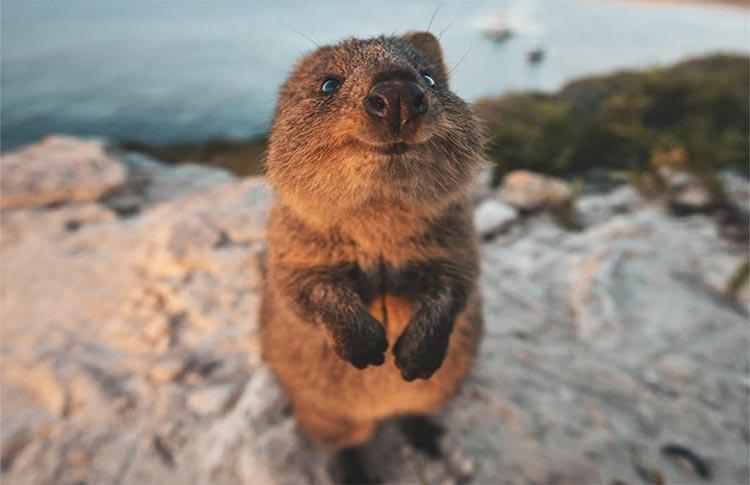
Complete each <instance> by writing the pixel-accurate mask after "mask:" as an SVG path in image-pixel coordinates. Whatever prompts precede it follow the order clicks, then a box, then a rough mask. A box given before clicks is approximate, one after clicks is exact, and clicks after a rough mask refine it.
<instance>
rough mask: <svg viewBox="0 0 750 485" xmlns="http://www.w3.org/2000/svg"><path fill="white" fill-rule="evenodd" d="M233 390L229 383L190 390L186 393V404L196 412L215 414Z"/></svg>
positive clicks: (222, 406)
mask: <svg viewBox="0 0 750 485" xmlns="http://www.w3.org/2000/svg"><path fill="white" fill-rule="evenodd" d="M233 392H235V387H234V386H233V385H231V384H222V385H217V386H211V387H206V388H202V389H197V390H195V391H192V392H191V393H190V394H189V395H188V400H187V405H188V407H189V408H190V410H191V411H193V412H195V413H198V414H215V413H218V412H220V411H222V409H223V408H224V406H225V405H226V404H227V403H228V402H229V399H230V398H231V397H232V393H233Z"/></svg>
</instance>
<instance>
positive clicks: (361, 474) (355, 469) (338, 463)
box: [331, 446, 381, 485]
mask: <svg viewBox="0 0 750 485" xmlns="http://www.w3.org/2000/svg"><path fill="white" fill-rule="evenodd" d="M331 478H332V479H333V481H334V482H335V483H342V484H356V485H363V484H376V483H381V480H380V478H378V477H376V476H373V475H372V474H371V472H370V471H369V470H368V468H367V464H366V462H365V460H364V456H363V453H362V447H359V446H355V447H351V448H344V449H342V450H339V452H338V453H336V456H335V458H334V460H333V463H332V469H331Z"/></svg>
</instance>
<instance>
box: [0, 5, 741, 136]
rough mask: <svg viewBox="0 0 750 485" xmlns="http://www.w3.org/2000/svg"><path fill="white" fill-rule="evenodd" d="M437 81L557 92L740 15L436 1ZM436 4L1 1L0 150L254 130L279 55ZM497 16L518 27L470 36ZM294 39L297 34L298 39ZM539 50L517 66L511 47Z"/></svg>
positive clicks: (427, 11)
mask: <svg viewBox="0 0 750 485" xmlns="http://www.w3.org/2000/svg"><path fill="white" fill-rule="evenodd" d="M441 4H442V6H441V8H440V10H439V11H438V13H437V15H436V18H435V21H434V22H433V25H432V29H431V30H432V31H433V32H440V31H441V30H442V29H446V30H445V31H444V33H443V36H442V40H443V45H444V49H445V54H446V57H447V62H448V65H450V66H453V65H455V64H457V63H458V62H459V61H460V60H461V59H462V58H464V59H463V61H462V62H461V64H460V66H459V67H458V69H457V70H456V71H455V74H454V77H453V81H452V84H453V88H454V90H455V91H457V92H458V93H459V94H460V95H462V96H464V97H465V98H467V99H472V100H473V99H476V98H478V97H480V96H486V95H500V94H502V93H504V92H507V91H508V90H525V89H543V90H551V89H556V88H558V87H559V86H560V85H561V84H563V83H564V82H565V81H567V80H569V79H571V78H575V77H578V76H581V75H585V74H592V73H603V72H607V71H610V70H612V69H614V68H624V67H644V66H650V65H655V64H665V63H671V62H674V61H677V60H679V59H682V58H684V57H685V56H689V55H696V54H701V53H709V52H714V51H729V52H748V50H749V49H750V47H749V40H748V19H749V16H748V12H747V11H745V10H742V9H735V8H724V7H718V8H717V7H705V6H673V5H643V4H632V3H619V2H614V1H612V2H603V1H602V2H596V1H573V0H569V1H563V0H549V1H531V0H516V1H512V0H505V1H502V0H497V1H493V2H489V1H483V2H479V1H477V2H471V3H468V2H458V1H443V2H441ZM437 5H438V3H437V2H432V1H427V0H397V1H376V0H364V1H359V2H355V1H351V0H346V1H344V0H329V1H325V2H318V3H316V4H315V5H313V4H312V3H311V2H302V1H299V2H294V1H258V2H249V1H244V2H236V3H234V2H233V3H230V2H211V3H208V2H200V3H193V2H184V1H182V2H174V1H172V2H165V1H138V0H130V1H115V0H107V1H105V0H101V1H93V0H89V1H82V0H79V1H73V0H58V1H43V0H36V1H25V0H24V1H21V0H2V24H1V27H2V29H1V30H0V36H1V38H0V40H1V43H0V50H1V55H2V61H1V62H2V65H1V67H2V71H1V78H0V79H1V87H2V100H1V101H2V113H1V120H0V121H1V122H2V149H3V150H7V149H10V148H14V147H17V146H19V145H21V144H24V143H28V142H32V141H35V140H37V139H38V138H40V137H41V136H44V135H46V134H49V133H59V132H63V133H70V134H78V135H99V136H106V137H110V138H113V139H116V140H133V141H141V142H146V143H152V144H167V143H174V142H185V141H188V142H201V141H206V140H209V139H213V138H246V137H251V136H254V135H257V134H260V133H263V132H265V131H266V130H267V127H268V122H269V120H270V117H271V114H272V110H273V104H274V99H275V95H276V92H277V89H278V87H279V85H280V83H281V82H282V81H283V79H284V78H285V76H286V75H287V73H288V72H289V69H290V67H291V65H292V62H293V61H294V60H295V59H296V58H297V57H299V56H300V55H301V54H302V53H304V52H305V51H308V50H310V49H312V48H314V45H313V43H312V42H311V41H310V40H308V39H307V38H306V36H309V37H311V38H314V39H316V41H317V42H319V43H327V42H331V41H335V40H337V39H340V38H343V37H346V36H351V35H357V36H369V35H377V34H381V33H391V32H404V31H407V30H421V29H424V28H425V27H426V26H427V24H428V21H429V19H430V17H431V15H432V14H433V12H435V9H436V7H437ZM498 11H504V12H505V13H506V14H507V15H508V16H509V18H510V21H511V23H512V25H513V27H514V28H515V29H516V30H517V31H518V35H516V36H515V37H513V38H512V39H510V40H508V41H507V42H505V43H502V44H498V43H493V42H492V41H490V40H487V39H485V38H484V37H482V35H481V34H480V32H479V29H480V28H481V26H482V25H485V24H486V23H487V21H488V19H490V18H492V16H493V14H495V13H496V12H498ZM300 32H301V33H304V35H302V34H301V33H300ZM535 46H543V47H544V48H545V49H546V51H547V56H546V58H545V60H544V62H542V63H541V64H539V65H536V66H532V65H529V64H528V62H527V60H526V55H527V52H528V51H529V50H530V49H532V48H533V47H535Z"/></svg>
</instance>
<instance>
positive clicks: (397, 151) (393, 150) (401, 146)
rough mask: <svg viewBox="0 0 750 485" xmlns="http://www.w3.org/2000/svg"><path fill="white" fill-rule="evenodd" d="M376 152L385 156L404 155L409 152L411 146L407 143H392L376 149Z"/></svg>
mask: <svg viewBox="0 0 750 485" xmlns="http://www.w3.org/2000/svg"><path fill="white" fill-rule="evenodd" d="M375 150H376V151H378V152H380V153H382V154H384V155H403V154H404V153H406V152H407V151H408V150H409V145H408V144H407V143H390V144H388V145H383V146H378V147H375Z"/></svg>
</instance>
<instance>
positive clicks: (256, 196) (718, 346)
mask: <svg viewBox="0 0 750 485" xmlns="http://www.w3.org/2000/svg"><path fill="white" fill-rule="evenodd" d="M0 175H1V176H2V194H1V196H0V201H1V204H0V206H2V208H3V211H2V218H1V222H2V226H1V229H2V232H1V236H2V237H1V238H0V245H1V246H0V248H1V249H2V272H1V277H0V292H1V297H2V300H1V302H0V303H1V304H2V347H1V348H0V352H1V357H2V370H1V377H2V417H1V419H2V422H1V423H0V424H1V429H0V438H1V445H2V456H1V458H2V460H1V463H0V464H1V466H2V479H3V480H7V483H14V484H27V483H28V484H42V483H133V484H147V483H199V484H200V483H206V484H207V483H228V484H231V483H306V482H320V483H330V482H331V481H332V478H331V476H332V475H331V473H332V472H331V469H330V466H329V458H328V457H327V456H326V455H325V454H324V453H322V452H320V451H318V450H315V449H314V448H312V447H311V446H310V445H309V444H308V443H307V442H306V441H305V440H304V439H303V438H302V437H301V435H300V434H299V432H298V430H297V428H296V425H295V423H294V421H293V419H292V418H291V417H290V415H289V409H288V406H287V403H286V400H285V397H284V396H283V394H282V393H281V392H280V390H279V388H278V387H277V385H276V383H275V382H274V379H273V377H272V376H271V375H270V374H269V372H268V370H267V369H266V368H265V366H264V365H263V363H262V359H261V355H260V350H259V345H258V339H257V331H258V321H257V306H258V301H259V297H260V290H261V267H262V254H263V249H264V226H265V220H266V217H267V208H268V203H269V200H270V196H271V195H270V191H269V190H268V188H267V186H266V185H265V184H264V182H263V181H262V180H261V179H257V178H249V179H244V180H240V179H237V178H234V177H233V176H231V175H230V174H228V173H226V172H223V171H220V170H216V169H211V168H207V167H200V166H194V165H192V166H191V165H181V166H165V165H161V164H159V163H157V162H155V161H153V160H149V159H147V158H144V157H142V156H138V155H135V154H130V153H118V152H116V151H113V150H109V149H108V148H107V146H106V144H104V143H102V142H98V141H86V140H79V139H73V138H64V137H54V138H50V139H47V140H45V141H43V142H42V143H41V144H40V145H37V146H33V147H29V148H26V149H24V150H22V151H20V152H16V153H11V154H8V155H5V156H3V157H2V159H1V161H0ZM529 179H533V180H532V182H533V183H532V185H531V186H530V187H531V188H530V190H529V191H524V190H523V188H522V187H521V186H522V185H524V184H525V183H526V182H528V180H529ZM525 181H526V182H525ZM545 183H546V184H550V183H551V184H553V186H551V189H552V190H545V189H544V187H543V186H544V184H545ZM726 184H727V187H728V188H729V191H730V193H731V194H732V196H733V197H734V198H735V199H736V201H737V203H738V204H744V205H746V204H747V198H748V183H747V180H745V179H742V178H739V177H736V176H731V175H727V176H726ZM530 193H539V194H541V196H542V199H540V200H539V201H537V202H536V203H535V202H534V201H529V200H525V196H527V195H529V194H530ZM571 193H572V191H571V190H570V187H567V188H566V187H565V184H564V183H563V182H561V181H558V180H553V181H550V180H548V179H545V178H541V179H537V178H536V177H535V175H534V174H529V173H523V174H516V175H514V176H513V177H511V178H509V179H508V181H507V183H506V184H505V186H504V187H503V188H501V189H500V190H499V191H497V192H493V191H491V190H490V189H489V188H487V187H478V188H477V190H476V191H475V193H474V197H475V199H476V200H477V203H478V209H477V213H476V218H477V223H478V226H479V227H480V228H481V230H482V233H483V240H484V243H483V246H482V254H483V278H482V291H483V294H484V301H485V315H486V338H485V340H484V343H483V345H482V349H481V355H480V357H479V360H478V365H477V367H476V369H475V371H474V372H473V375H472V376H471V378H470V380H469V381H468V382H467V383H466V385H465V386H464V388H463V391H462V392H461V394H460V395H459V397H458V398H457V399H456V400H455V401H454V403H453V404H452V405H451V406H450V407H449V408H448V409H447V410H446V411H445V412H444V413H443V415H442V416H441V418H440V419H441V421H442V422H443V423H444V424H445V426H446V429H447V432H446V433H445V434H444V435H443V437H442V447H443V450H444V454H443V456H442V457H441V458H438V459H431V458H429V457H427V456H426V455H423V454H421V453H419V452H417V451H416V450H414V449H412V448H410V447H409V446H408V445H407V444H406V443H405V442H404V440H403V439H402V438H401V437H400V435H399V434H398V433H397V432H396V431H395V429H394V427H393V426H390V425H385V426H383V428H382V429H381V430H380V431H379V432H378V434H377V436H376V437H375V439H374V441H373V442H372V443H371V444H370V445H369V447H368V455H367V457H368V460H369V465H370V467H371V468H373V469H374V470H377V471H378V473H379V476H380V478H381V479H382V480H383V481H385V482H389V483H390V482H401V483H453V482H462V483H466V482H475V483H499V482H502V483H642V482H646V483H649V482H650V483H665V482H666V483H690V482H696V483H705V482H710V483H746V482H747V480H748V474H749V473H750V472H749V468H748V466H749V465H748V453H749V452H750V449H749V445H748V440H749V439H750V436H749V433H748V423H749V416H748V409H749V406H750V398H749V393H750V379H749V378H748V376H749V375H750V361H749V360H750V357H749V356H748V347H749V345H750V342H749V341H748V327H747V324H748V310H747V303H748V291H747V288H746V287H745V288H742V289H740V290H739V291H737V290H736V288H734V289H733V291H727V285H728V283H727V282H728V281H730V280H732V278H733V275H735V274H736V273H737V271H738V268H742V267H743V265H744V264H746V261H747V249H748V248H747V242H746V240H744V241H740V242H736V241H735V242H732V241H731V240H729V239H726V238H724V237H722V236H721V231H719V226H718V222H717V216H715V215H706V214H700V213H694V214H693V215H686V216H682V217H675V216H673V215H670V212H669V210H668V209H667V208H666V206H665V205H664V204H663V203H662V202H661V201H656V200H646V199H644V198H642V197H641V196H640V195H639V194H638V192H636V191H635V190H634V189H632V188H631V187H630V186H628V185H620V186H618V187H616V188H614V189H612V190H607V191H604V192H601V193H586V192H585V191H584V193H583V195H581V196H580V197H577V198H572V196H571ZM508 194H510V196H509V195H508ZM561 197H562V198H564V199H566V200H567V205H568V207H569V208H571V207H572V209H574V211H575V215H576V218H577V219H578V220H579V221H580V223H579V224H578V227H577V228H576V230H571V229H570V228H567V229H566V228H565V227H566V226H565V224H562V225H561V224H560V223H559V222H557V221H558V220H559V218H557V217H553V215H552V212H551V211H550V210H549V209H545V208H544V207H542V206H545V205H549V204H552V203H558V201H557V200H556V199H558V198H561ZM553 199H554V200H553ZM530 207H536V208H537V209H536V210H534V211H531V212H529V210H528V209H529V208H530ZM539 207H542V208H539ZM735 279H736V278H735ZM334 476H335V474H334Z"/></svg>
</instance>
